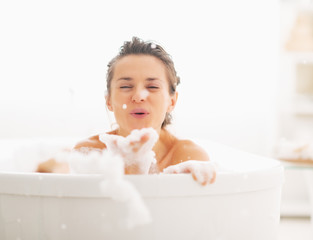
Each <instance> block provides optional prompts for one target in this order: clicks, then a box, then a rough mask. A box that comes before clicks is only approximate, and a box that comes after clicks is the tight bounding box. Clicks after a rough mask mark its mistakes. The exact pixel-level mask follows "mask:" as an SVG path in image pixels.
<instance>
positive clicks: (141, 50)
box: [107, 37, 180, 128]
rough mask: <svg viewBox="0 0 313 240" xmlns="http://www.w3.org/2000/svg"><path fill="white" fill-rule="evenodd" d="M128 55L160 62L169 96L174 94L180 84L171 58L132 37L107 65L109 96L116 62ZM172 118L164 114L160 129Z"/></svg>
mask: <svg viewBox="0 0 313 240" xmlns="http://www.w3.org/2000/svg"><path fill="white" fill-rule="evenodd" d="M128 55H149V56H154V57H156V58H158V59H159V60H161V61H162V62H163V64H164V66H165V67H166V69H167V77H168V83H169V93H170V95H173V94H175V92H176V86H177V85H178V84H179V83H180V78H179V77H178V76H177V73H176V70H175V67H174V63H173V60H172V58H171V56H170V55H169V54H168V53H167V52H166V51H165V50H164V49H163V48H162V47H161V46H160V45H158V44H155V43H153V42H144V41H143V40H141V39H139V38H138V37H133V38H132V41H127V42H124V45H123V46H122V47H121V48H120V52H119V54H118V55H117V56H116V57H114V58H113V59H112V60H111V61H110V62H109V64H108V71H107V91H108V95H109V96H110V91H111V82H112V78H113V75H114V67H115V64H116V62H117V61H118V60H120V59H121V58H123V57H125V56H128ZM171 121H172V116H171V114H170V113H166V116H165V119H164V121H163V123H162V128H163V127H165V126H166V125H168V124H170V123H171Z"/></svg>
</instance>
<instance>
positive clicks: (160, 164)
mask: <svg viewBox="0 0 313 240" xmlns="http://www.w3.org/2000/svg"><path fill="white" fill-rule="evenodd" d="M179 83H180V79H179V77H178V76H177V74H176V70H175V68H174V63H173V61H172V59H171V57H170V56H169V54H168V53H167V52H166V51H165V50H164V49H163V48H162V47H161V46H159V45H156V44H154V43H151V42H144V41H142V40H140V39H138V38H136V37H134V38H133V39H132V41H129V42H125V43H124V45H123V46H122V47H121V50H120V52H119V54H118V55H117V56H116V57H115V58H113V59H112V60H111V62H110V63H109V64H108V72H107V95H106V104H107V107H108V109H109V110H110V111H112V112H113V113H114V116H115V119H116V122H117V124H118V128H117V129H116V130H113V131H111V132H109V133H108V134H111V135H118V136H122V137H127V136H128V135H129V134H130V133H131V131H132V130H134V129H143V128H149V127H151V128H153V129H154V130H155V131H156V132H157V133H158V135H159V138H158V140H157V142H156V144H155V145H154V147H153V151H154V153H155V158H156V161H157V164H156V165H157V171H158V172H162V171H163V172H165V173H192V175H193V177H194V179H195V180H197V181H199V182H200V183H201V184H203V185H205V184H207V183H213V182H214V181H215V176H216V174H215V170H214V167H213V166H212V164H211V163H210V162H209V157H208V155H207V153H206V152H205V151H204V150H203V149H202V148H201V147H199V146H198V145H196V144H195V143H193V142H192V141H190V140H181V139H178V138H176V137H175V136H174V135H172V134H171V133H170V132H169V131H168V130H167V129H166V126H167V125H168V124H170V123H171V112H172V111H173V109H174V108H175V105H176V102H177V97H178V93H177V91H176V86H177V85H178V84H179ZM148 138H149V135H144V136H143V137H142V138H141V139H140V140H139V141H137V142H131V143H130V144H131V145H133V146H135V147H134V151H138V149H139V148H140V147H141V146H143V144H144V143H145V142H146V141H147V140H148ZM75 149H76V150H82V149H84V151H86V149H87V150H88V151H89V150H90V151H92V150H94V149H106V145H105V144H104V143H103V142H102V141H100V140H99V135H96V136H93V137H90V138H89V139H88V140H86V141H83V142H80V143H78V144H77V145H76V146H75ZM138 164H139V163H138ZM56 169H57V168H56ZM125 173H126V174H141V173H142V172H140V168H139V167H138V166H136V165H133V166H129V167H128V166H126V167H125Z"/></svg>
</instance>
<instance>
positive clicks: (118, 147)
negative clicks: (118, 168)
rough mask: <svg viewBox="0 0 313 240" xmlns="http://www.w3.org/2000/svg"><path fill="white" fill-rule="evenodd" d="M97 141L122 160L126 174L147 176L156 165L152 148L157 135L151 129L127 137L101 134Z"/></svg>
mask: <svg viewBox="0 0 313 240" xmlns="http://www.w3.org/2000/svg"><path fill="white" fill-rule="evenodd" d="M99 140H100V141H101V142H103V143H105V144H106V146H107V149H108V151H111V152H112V153H113V154H118V155H120V156H121V157H122V158H123V159H124V163H125V173H126V174H148V173H149V170H150V168H151V165H152V164H155V163H156V160H155V153H154V152H153V151H152V148H153V146H154V144H155V143H156V141H157V140H158V134H157V133H156V131H155V130H153V129H152V128H144V129H141V130H137V129H136V130H133V131H132V132H131V134H130V135H129V136H127V137H121V136H118V135H110V134H103V135H100V136H99Z"/></svg>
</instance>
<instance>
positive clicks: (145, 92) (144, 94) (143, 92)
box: [140, 89, 149, 99]
mask: <svg viewBox="0 0 313 240" xmlns="http://www.w3.org/2000/svg"><path fill="white" fill-rule="evenodd" d="M148 96H149V91H148V90H146V89H144V90H142V91H141V92H140V97H141V99H146V98H147V97H148Z"/></svg>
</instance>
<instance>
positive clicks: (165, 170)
mask: <svg viewBox="0 0 313 240" xmlns="http://www.w3.org/2000/svg"><path fill="white" fill-rule="evenodd" d="M163 173H166V174H171V173H178V171H177V168H176V167H172V166H170V167H167V168H164V169H163Z"/></svg>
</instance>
